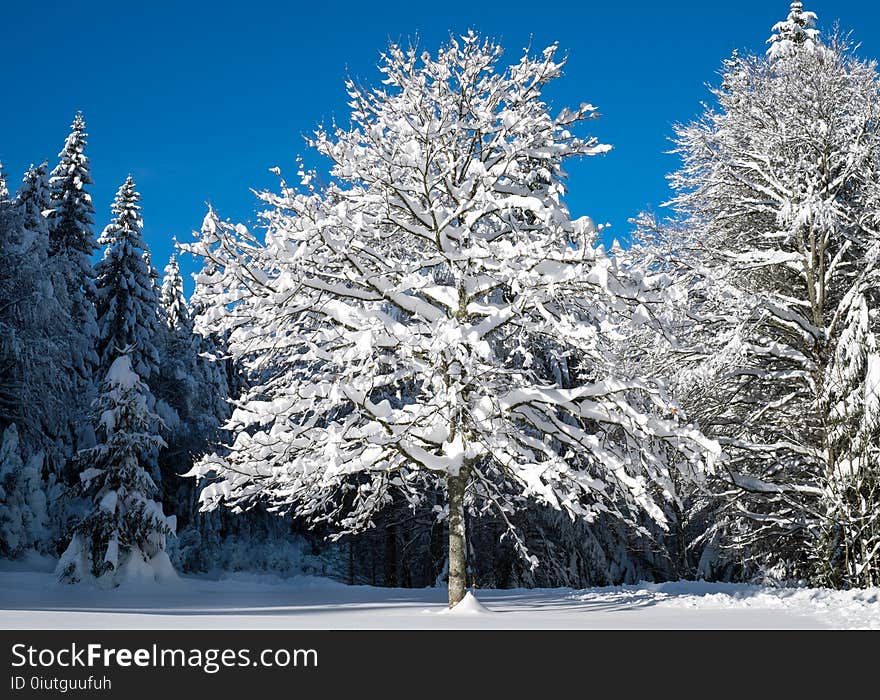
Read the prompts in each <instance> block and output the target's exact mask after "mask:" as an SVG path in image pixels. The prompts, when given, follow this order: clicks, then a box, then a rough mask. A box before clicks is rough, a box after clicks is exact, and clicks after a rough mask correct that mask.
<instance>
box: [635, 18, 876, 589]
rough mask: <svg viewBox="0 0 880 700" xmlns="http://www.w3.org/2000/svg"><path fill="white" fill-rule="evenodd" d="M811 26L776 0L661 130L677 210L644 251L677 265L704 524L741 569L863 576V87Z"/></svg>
mask: <svg viewBox="0 0 880 700" xmlns="http://www.w3.org/2000/svg"><path fill="white" fill-rule="evenodd" d="M814 23H815V15H814V14H813V13H810V12H804V11H803V8H802V6H801V3H798V2H795V3H792V8H791V14H790V15H789V17H788V19H787V20H786V21H784V22H781V23H779V24H778V25H776V27H775V28H774V33H773V36H772V37H771V39H770V48H769V49H768V51H767V53H766V55H765V56H739V55H734V57H733V58H732V59H730V60H728V61H727V62H725V65H724V71H723V75H722V86H721V87H720V88H719V89H717V90H715V91H714V94H715V96H716V98H717V102H718V105H717V107H716V108H714V109H707V111H706V113H705V114H704V116H703V118H702V120H701V121H699V122H697V123H694V124H690V125H687V126H683V127H680V128H679V129H678V150H679V153H680V154H681V157H682V159H683V166H682V168H681V169H680V170H679V171H678V172H676V173H674V174H673V175H672V177H671V181H672V184H673V186H674V188H675V189H676V196H675V198H674V200H673V202H672V203H673V205H674V206H675V208H676V209H677V211H678V213H679V215H680V219H679V220H678V221H676V222H673V224H672V225H669V226H660V227H659V230H655V231H654V232H653V234H651V237H652V238H653V240H652V246H653V252H652V253H649V254H650V255H657V256H658V259H662V260H663V261H664V264H666V265H669V266H670V267H671V268H672V269H677V270H678V271H679V272H680V273H681V274H680V278H679V283H678V287H679V289H680V290H681V300H682V308H683V309H684V313H683V315H682V319H683V326H684V327H683V328H682V329H680V330H681V333H680V334H679V335H680V337H681V338H682V339H684V338H687V339H688V343H685V344H686V345H689V347H688V348H687V350H688V352H689V355H688V356H687V358H686V360H685V362H684V363H683V364H681V365H679V366H678V367H677V368H675V367H673V368H672V370H673V372H677V373H679V374H680V376H679V377H678V378H677V380H676V381H675V383H676V384H677V385H678V386H686V387H689V388H688V390H687V392H686V393H684V394H683V395H682V397H681V398H682V400H683V401H684V403H685V405H686V406H687V407H689V408H690V409H691V414H692V416H693V417H695V418H697V419H698V420H699V421H700V424H701V426H702V428H703V429H704V430H705V431H707V432H708V433H709V434H711V435H713V436H714V437H717V438H719V440H720V441H721V443H722V446H723V447H724V449H725V452H726V453H727V454H728V456H729V459H728V460H726V462H725V465H726V470H724V473H725V474H726V475H727V477H726V484H725V485H724V492H723V493H722V494H721V495H722V500H721V503H723V504H724V505H723V507H722V510H721V512H715V513H713V514H712V515H711V516H710V522H711V530H712V531H714V533H715V534H717V535H718V536H719V537H722V538H723V541H726V543H727V544H733V545H735V546H736V547H737V553H736V555H735V558H736V559H737V560H738V561H743V560H744V561H745V563H746V572H747V573H760V572H762V571H763V572H770V573H773V574H776V575H781V576H782V577H785V578H788V577H791V578H804V577H805V578H810V579H812V580H815V581H817V582H821V583H824V584H831V585H834V586H839V585H865V586H871V585H876V584H877V582H878V580H880V579H878V576H880V489H878V475H880V451H878V445H880V432H878V429H880V414H878V401H880V396H878V386H877V368H878V362H880V357H878V354H877V340H876V336H877V332H878V323H880V315H878V314H880V306H878V301H880V298H878V286H877V285H878V244H880V179H878V172H880V132H878V128H877V124H878V118H880V83H878V78H877V73H876V70H875V65H874V64H873V63H867V62H864V61H861V60H859V59H858V58H857V57H855V56H854V55H853V54H852V51H851V49H850V47H848V46H847V45H846V44H845V42H842V41H840V40H838V39H836V38H835V39H832V40H831V41H829V42H823V41H822V39H821V37H820V35H819V33H818V31H817V30H816V29H815V26H814ZM643 223H647V228H652V227H653V228H657V227H655V226H654V225H653V224H652V223H651V222H644V221H643ZM714 536H715V535H714V534H711V533H710V537H714Z"/></svg>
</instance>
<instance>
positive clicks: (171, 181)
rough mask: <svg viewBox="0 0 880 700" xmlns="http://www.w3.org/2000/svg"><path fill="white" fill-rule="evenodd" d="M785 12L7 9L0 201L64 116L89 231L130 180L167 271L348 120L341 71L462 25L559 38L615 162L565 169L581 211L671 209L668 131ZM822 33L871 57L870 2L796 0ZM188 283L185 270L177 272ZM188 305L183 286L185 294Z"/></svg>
mask: <svg viewBox="0 0 880 700" xmlns="http://www.w3.org/2000/svg"><path fill="white" fill-rule="evenodd" d="M788 5H789V3H788V2H787V0H736V1H731V2H727V3H725V2H718V1H717V0H716V1H714V2H695V1H693V0H692V1H690V2H685V1H681V2H675V1H670V2H657V1H656V0H654V1H653V2H645V1H643V0H624V1H622V2H608V1H607V0H603V1H602V2H596V1H594V0H584V1H581V2H566V1H565V0H560V1H559V2H541V1H540V0H530V1H529V2H521V1H520V0H508V1H506V2H480V1H479V0H471V1H469V2H467V1H461V0H444V1H442V2H436V3H423V2H418V1H413V2H407V3H401V2H348V1H347V0H338V1H337V2H334V3H317V2H311V3H299V2H282V1H281V0H276V1H274V2H268V1H266V0H248V2H225V1H224V0H216V1H215V2H211V3H208V2H185V3H184V2H166V1H164V0H153V1H151V2H141V3H122V2H118V1H117V2H107V1H98V2H84V3H72V2H41V3H31V2H14V3H8V4H5V6H4V7H3V9H2V12H0V18H2V21H0V47H2V51H3V58H4V61H3V64H4V67H3V73H2V75H3V82H2V88H0V91H2V92H0V94H2V95H3V96H4V98H3V102H4V104H3V109H0V161H2V162H3V164H4V165H5V167H6V170H7V174H8V176H9V180H10V185H11V186H14V185H15V184H16V183H17V182H18V180H19V177H20V174H21V173H22V172H23V170H24V169H25V168H26V167H27V166H28V165H29V164H30V163H31V162H39V161H41V160H42V159H44V158H48V159H49V162H50V165H54V163H55V158H56V154H57V152H58V151H59V150H60V147H61V145H62V143H63V141H64V137H65V136H66V134H67V130H68V125H69V124H70V121H71V119H72V117H73V114H74V112H75V111H76V110H78V109H81V110H83V112H84V114H85V117H86V120H87V124H88V131H89V135H90V137H89V148H88V155H89V157H90V159H91V163H92V174H93V178H94V180H95V183H96V184H95V186H94V187H93V188H92V195H93V199H94V202H95V208H96V210H97V217H96V219H97V225H98V230H100V228H101V227H103V226H104V225H105V224H106V223H107V221H108V219H109V206H110V202H111V201H112V198H113V194H114V193H115V191H116V189H117V188H118V186H119V185H120V184H121V183H122V181H123V180H124V178H125V176H126V175H127V174H128V173H131V174H132V175H133V176H134V178H135V180H136V182H137V184H138V187H139V190H140V192H141V194H142V196H143V206H144V219H145V233H146V237H147V241H148V242H149V244H150V246H151V247H152V249H153V259H154V262H155V264H156V266H157V267H158V268H159V270H160V271H161V269H162V267H163V266H164V264H165V260H166V259H167V257H168V255H169V253H170V251H171V237H172V236H177V238H178V239H180V240H190V238H191V232H192V230H193V229H197V228H198V227H199V225H200V223H201V220H202V217H203V215H204V211H205V203H206V202H208V201H210V202H212V203H213V205H214V206H215V208H216V209H217V210H218V211H219V212H220V214H221V216H223V217H229V218H232V219H235V220H239V221H244V222H246V223H251V222H253V220H254V213H255V211H256V208H257V202H256V200H255V198H254V196H253V194H252V193H251V192H250V188H256V189H262V188H265V187H272V186H273V184H274V176H272V175H271V174H269V173H268V172H267V171H268V169H269V168H271V167H273V166H276V165H277V166H280V167H281V168H282V170H287V171H288V172H292V171H293V168H294V160H295V158H296V156H297V154H301V153H302V154H305V155H306V156H307V157H308V150H307V148H306V147H305V145H304V143H303V141H302V135H303V134H306V133H309V132H310V131H311V130H312V129H313V127H314V126H315V125H316V124H317V123H319V122H321V121H322V120H325V119H329V118H330V117H332V116H334V115H335V116H337V117H338V118H340V119H346V118H347V117H346V108H345V100H346V95H345V91H344V89H343V85H342V81H343V79H344V77H345V75H346V71H348V72H349V73H350V74H352V75H354V76H357V77H359V78H361V79H363V80H365V81H367V82H371V83H372V82H376V81H377V77H378V73H377V71H376V69H375V66H376V63H377V58H378V53H379V51H380V50H381V49H382V48H383V47H384V46H385V45H387V42H388V40H389V39H393V40H395V41H397V40H402V41H406V40H407V39H408V38H410V37H413V36H415V35H418V37H419V41H420V44H421V45H422V46H423V47H425V48H428V49H432V50H433V49H434V48H436V47H437V46H438V45H440V44H441V43H442V42H443V41H444V40H445V39H446V38H447V37H448V35H449V32H450V31H452V32H455V33H462V32H464V31H466V30H467V29H468V28H474V29H476V30H478V31H479V32H481V33H482V34H484V35H487V36H490V37H493V38H495V39H497V40H498V41H499V42H500V43H501V44H502V45H503V46H504V47H505V48H506V50H507V56H508V57H509V58H510V60H511V61H513V60H516V58H517V57H518V56H519V54H520V51H521V49H522V47H524V46H525V45H526V44H528V43H529V41H530V38H531V41H532V45H533V46H534V47H535V48H536V49H539V48H542V47H543V46H545V45H546V44H548V43H551V42H554V41H558V42H559V44H560V45H561V47H562V48H563V49H564V50H566V51H568V52H569V62H568V65H567V68H566V74H565V76H564V77H563V78H562V79H561V80H559V81H557V85H555V86H554V87H553V88H552V89H551V90H549V91H548V97H549V99H550V101H551V103H552V105H553V107H554V109H555V108H559V107H562V106H563V105H576V104H578V103H580V102H591V103H593V104H595V105H596V106H597V107H598V108H599V110H600V112H601V113H602V118H601V119H599V120H597V121H594V122H592V123H591V124H590V127H591V131H592V133H593V134H594V135H596V136H598V137H599V138H600V139H601V140H602V141H603V142H605V143H610V144H612V145H613V146H614V150H613V151H612V152H611V153H610V154H608V155H607V156H603V157H598V158H589V159H585V160H583V161H581V162H578V163H573V164H570V166H569V168H568V171H569V173H570V175H571V180H570V196H569V200H568V201H569V204H570V206H571V209H572V211H573V213H574V214H576V215H582V214H589V215H590V216H592V217H593V218H595V219H596V220H597V221H607V222H610V223H611V225H612V228H611V229H610V233H609V235H612V234H613V235H616V236H618V237H621V238H624V239H625V238H626V236H627V234H628V232H629V225H628V224H627V219H629V218H630V217H632V216H634V215H635V214H636V213H638V212H639V211H640V210H643V209H644V208H647V207H653V208H656V207H658V206H659V205H660V204H661V203H662V202H663V201H664V200H665V199H666V198H667V196H668V189H667V185H666V181H665V175H666V173H668V172H669V171H670V170H673V169H674V168H675V166H676V159H675V157H674V156H669V155H664V151H666V150H668V149H669V147H670V144H669V141H668V138H669V136H670V135H671V133H672V125H673V124H674V123H675V122H680V121H688V120H690V119H692V118H694V117H695V116H696V115H697V114H698V113H699V111H700V102H701V101H703V100H707V99H709V94H708V92H707V89H706V84H707V83H711V84H714V83H715V82H717V71H718V68H719V66H720V63H721V60H722V59H723V58H725V57H726V56H728V55H730V53H731V51H732V50H733V49H734V48H739V49H741V50H752V51H763V50H764V46H763V43H764V41H765V40H766V39H767V37H768V36H769V35H770V28H771V26H772V25H773V24H774V23H775V22H776V21H778V20H780V19H783V18H784V17H785V15H786V14H787V12H788ZM805 5H806V9H810V10H813V11H815V12H817V13H818V15H819V22H820V28H823V29H826V30H827V29H830V28H831V26H832V24H833V23H834V22H835V21H836V20H839V21H840V24H841V26H842V27H843V28H844V29H846V30H852V31H853V36H854V39H856V40H857V41H859V42H861V44H862V47H861V49H860V53H861V55H863V56H870V57H875V56H878V55H880V45H878V43H880V36H878V32H877V27H878V26H880V8H878V7H876V6H875V4H874V3H868V2H865V1H864V0H839V1H838V2H831V1H830V0H822V1H815V2H811V1H810V0H807V2H806V3H805ZM184 268H185V270H186V271H192V270H193V269H194V266H193V265H192V263H184ZM188 288H191V285H188Z"/></svg>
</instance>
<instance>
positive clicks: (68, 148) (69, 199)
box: [49, 113, 98, 452]
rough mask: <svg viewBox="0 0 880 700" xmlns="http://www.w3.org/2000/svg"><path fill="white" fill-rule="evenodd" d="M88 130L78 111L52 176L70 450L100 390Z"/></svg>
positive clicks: (52, 236) (52, 235) (53, 254)
mask: <svg viewBox="0 0 880 700" xmlns="http://www.w3.org/2000/svg"><path fill="white" fill-rule="evenodd" d="M86 136H87V134H86V132H85V121H84V120H83V117H82V114H81V113H77V115H76V117H75V118H74V120H73V124H72V125H71V131H70V134H69V135H68V137H67V140H66V141H65V143H64V148H63V149H62V150H61V152H60V153H59V154H58V155H59V159H60V160H59V163H58V165H57V166H56V167H55V169H54V170H53V171H52V174H51V177H50V179H49V185H50V188H51V204H52V206H51V210H50V213H49V221H50V223H49V277H50V279H51V280H52V283H53V286H54V295H55V297H56V299H57V300H58V302H59V303H60V305H61V307H62V309H63V310H64V313H65V315H66V316H67V317H68V318H69V319H70V329H69V332H67V333H65V334H64V335H63V336H61V342H62V343H63V345H64V347H63V349H62V353H61V354H62V355H63V357H64V363H65V365H67V366H69V367H70V368H71V370H72V371H71V373H70V376H69V377H68V386H69V387H70V391H69V395H68V397H67V398H68V399H69V401H68V403H67V405H68V418H69V423H70V429H69V436H68V437H67V438H66V440H65V442H66V449H67V450H68V451H69V452H72V451H75V450H76V445H77V443H79V442H81V441H82V440H83V439H84V438H83V437H82V436H80V435H77V426H81V425H83V424H84V422H85V421H84V416H85V414H86V413H87V411H88V406H89V403H90V402H91V400H92V397H93V396H94V385H93V377H94V372H95V368H96V367H97V362H98V358H97V355H96V354H95V339H96V336H97V326H96V324H95V307H94V301H93V299H94V291H95V287H94V269H93V266H92V255H93V254H94V253H95V251H96V250H97V244H96V242H95V238H94V233H93V231H92V226H93V224H94V220H93V215H94V213H95V210H94V208H93V207H92V198H91V195H90V194H89V192H88V190H87V186H88V185H91V184H92V178H91V175H90V171H89V161H88V158H87V157H86V155H85V147H86Z"/></svg>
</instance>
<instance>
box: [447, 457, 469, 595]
mask: <svg viewBox="0 0 880 700" xmlns="http://www.w3.org/2000/svg"><path fill="white" fill-rule="evenodd" d="M467 481H468V475H467V471H465V470H462V471H461V473H460V474H459V475H458V476H449V477H447V479H446V494H447V497H448V498H449V607H450V608H451V607H453V606H454V605H456V604H457V603H459V602H460V601H461V599H462V598H464V594H465V593H466V591H467V569H466V566H467V557H466V554H465V553H466V552H467V549H466V545H465V531H464V492H465V489H466V488H467Z"/></svg>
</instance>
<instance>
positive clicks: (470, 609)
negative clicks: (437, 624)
mask: <svg viewBox="0 0 880 700" xmlns="http://www.w3.org/2000/svg"><path fill="white" fill-rule="evenodd" d="M441 612H443V613H447V614H449V615H485V614H487V613H491V612H492V611H491V610H489V608H487V607H485V606H484V605H483V604H482V603H481V602H480V601H479V600H477V596H475V595H474V594H473V593H471V592H470V591H468V592H467V593H465V594H464V598H462V599H461V600H460V601H459V602H458V603H457V604H456V605H455V607H453V608H447V609H445V610H443V611H441Z"/></svg>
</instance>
